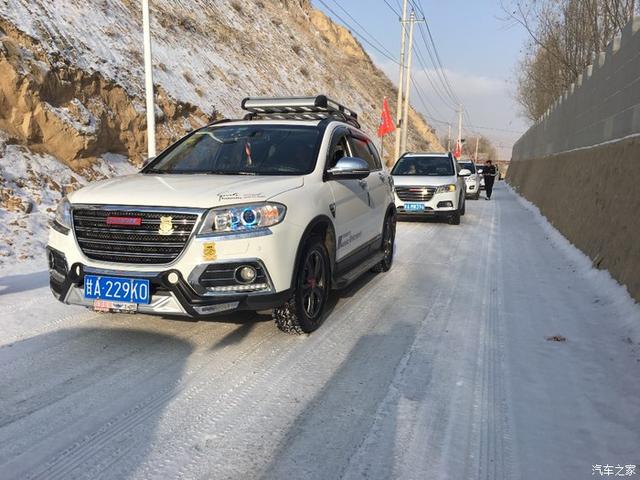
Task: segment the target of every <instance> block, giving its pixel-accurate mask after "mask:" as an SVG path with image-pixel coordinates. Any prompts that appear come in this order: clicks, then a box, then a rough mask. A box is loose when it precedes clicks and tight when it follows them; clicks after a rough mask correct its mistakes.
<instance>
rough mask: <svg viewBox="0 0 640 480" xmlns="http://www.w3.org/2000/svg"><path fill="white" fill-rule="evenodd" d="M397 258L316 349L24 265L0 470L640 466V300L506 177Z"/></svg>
mask: <svg viewBox="0 0 640 480" xmlns="http://www.w3.org/2000/svg"><path fill="white" fill-rule="evenodd" d="M563 242H564V243H563ZM397 249H398V251H397V256H396V263H395V265H394V268H393V269H392V270H391V271H390V272H389V273H387V274H381V275H373V274H371V275H368V276H366V277H365V278H363V279H362V280H361V281H359V282H358V283H357V285H355V286H354V287H353V288H351V289H349V290H348V291H346V292H343V293H342V295H340V296H339V297H337V298H336V299H335V301H334V302H333V304H332V312H331V314H330V316H329V318H328V319H327V321H326V323H325V324H324V325H323V326H322V327H321V329H320V330H318V331H317V332H316V333H314V334H313V335H311V336H309V337H292V336H287V335H284V334H282V333H279V332H278V331H277V330H276V328H275V327H274V326H273V325H272V323H271V322H270V320H269V317H268V316H267V315H263V314H251V315H249V314H234V315H232V316H229V317H226V318H222V319H221V321H220V322H219V323H204V322H203V323H190V322H178V321H168V320H163V319H159V318H152V317H144V316H138V315H136V316H123V315H116V316H105V315H98V314H95V313H92V312H90V311H88V310H83V309H79V308H75V307H69V306H64V305H61V304H58V303H56V302H55V301H54V300H53V298H52V297H51V296H50V294H49V292H48V287H47V274H46V272H45V271H38V270H36V271H33V272H25V271H24V270H23V269H22V268H21V267H20V266H16V267H15V268H14V271H13V272H11V273H8V272H7V274H6V275H4V276H1V277H0V365H2V368H1V369H0V472H2V473H1V474H0V476H1V477H2V478H6V479H14V478H15V479H23V478H46V479H55V478H60V479H70V478H90V479H95V478H107V479H110V478H112V479H120V478H189V479H191V478H215V479H218V478H223V479H226V478H229V479H237V478H256V477H266V478H291V479H314V478H318V479H333V478H373V479H388V478H409V479H411V478H415V479H424V478H434V479H446V478H449V479H456V480H458V479H541V478H543V479H587V478H593V477H592V465H594V464H611V465H614V466H615V465H617V464H620V465H629V464H636V463H640V460H639V459H638V453H639V450H638V446H639V445H640V384H639V383H638V381H637V380H638V373H639V372H640V346H639V344H638V340H640V339H639V338H638V337H637V331H638V329H637V327H638V325H640V308H639V307H638V306H637V305H634V304H633V302H632V301H631V300H630V299H629V297H628V295H627V293H626V291H625V290H624V289H623V288H622V287H620V286H617V285H615V284H614V283H613V281H612V280H611V279H610V278H608V277H607V276H606V274H602V275H600V274H599V273H598V272H593V271H592V270H591V269H590V268H587V267H586V266H585V265H586V264H585V263H584V261H585V260H584V258H582V257H581V256H580V255H579V254H578V253H577V252H575V251H574V250H573V249H572V247H570V246H569V245H567V244H566V241H564V239H562V238H560V237H559V236H558V234H557V232H555V231H553V230H552V229H551V227H549V226H548V224H546V223H545V222H544V220H543V219H542V218H541V217H540V216H539V214H538V213H537V212H535V211H534V210H533V209H532V208H531V207H530V206H527V205H526V204H525V203H523V202H522V201H521V200H519V199H518V197H517V196H516V195H515V194H514V193H512V192H511V191H509V190H507V189H506V188H504V187H503V186H502V185H499V186H498V188H497V189H496V193H495V196H494V200H492V201H491V202H485V201H479V202H469V204H468V209H467V215H466V216H465V217H464V218H463V222H462V225H461V226H460V227H457V226H450V225H446V224H442V223H420V222H403V223H400V224H399V231H398V239H397ZM553 336H562V337H564V338H565V339H566V341H561V342H557V341H550V340H548V339H547V338H549V337H553ZM638 470H640V468H639V469H638Z"/></svg>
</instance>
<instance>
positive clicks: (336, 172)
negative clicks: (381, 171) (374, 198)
mask: <svg viewBox="0 0 640 480" xmlns="http://www.w3.org/2000/svg"><path fill="white" fill-rule="evenodd" d="M369 173H371V170H369V164H368V163H367V162H365V161H364V160H363V159H361V158H359V157H342V158H341V159H340V160H338V163H336V166H335V167H333V168H330V169H329V170H327V177H328V178H329V179H331V180H348V179H355V180H359V179H362V178H367V177H368V176H369Z"/></svg>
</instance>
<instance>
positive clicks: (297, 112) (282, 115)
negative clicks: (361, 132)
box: [242, 95, 360, 128]
mask: <svg viewBox="0 0 640 480" xmlns="http://www.w3.org/2000/svg"><path fill="white" fill-rule="evenodd" d="M242 109H243V110H247V111H248V112H249V113H248V114H247V115H245V117H244V118H245V120H324V119H326V118H335V119H336V120H340V121H343V122H346V123H349V124H351V125H353V126H354V127H356V128H360V124H359V123H358V114H357V113H355V112H353V111H352V110H349V109H348V108H347V107H345V106H343V105H340V104H339V103H338V102H335V101H333V100H331V99H329V98H327V97H326V96H325V95H318V96H316V97H255V98H245V99H244V100H242Z"/></svg>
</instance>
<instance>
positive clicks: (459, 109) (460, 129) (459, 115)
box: [458, 105, 462, 148]
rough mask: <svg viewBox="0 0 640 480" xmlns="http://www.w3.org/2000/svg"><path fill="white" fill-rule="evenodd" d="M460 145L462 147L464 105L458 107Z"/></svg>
mask: <svg viewBox="0 0 640 480" xmlns="http://www.w3.org/2000/svg"><path fill="white" fill-rule="evenodd" d="M458 145H460V148H462V105H460V107H459V108H458Z"/></svg>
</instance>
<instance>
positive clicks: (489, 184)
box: [482, 160, 497, 200]
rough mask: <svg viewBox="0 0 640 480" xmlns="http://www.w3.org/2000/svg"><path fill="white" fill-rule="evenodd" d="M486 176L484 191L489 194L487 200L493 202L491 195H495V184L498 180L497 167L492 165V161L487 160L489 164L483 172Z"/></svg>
mask: <svg viewBox="0 0 640 480" xmlns="http://www.w3.org/2000/svg"><path fill="white" fill-rule="evenodd" d="M482 175H483V176H484V190H485V192H486V194H487V196H486V198H485V200H491V194H492V193H493V182H494V181H495V179H496V175H497V170H496V166H495V165H493V164H492V163H491V160H487V163H486V164H485V166H484V169H483V170H482Z"/></svg>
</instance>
